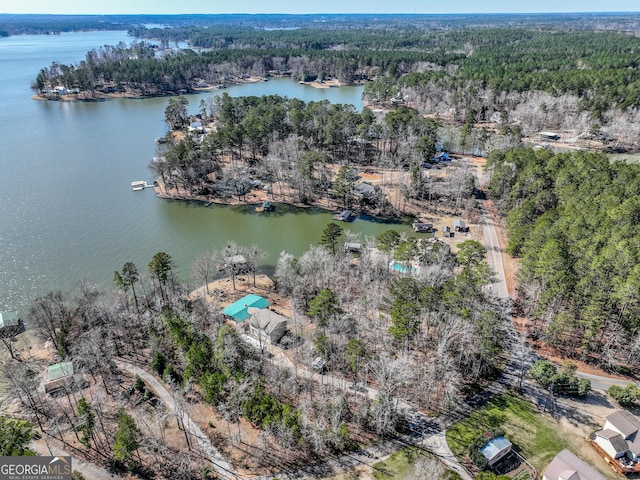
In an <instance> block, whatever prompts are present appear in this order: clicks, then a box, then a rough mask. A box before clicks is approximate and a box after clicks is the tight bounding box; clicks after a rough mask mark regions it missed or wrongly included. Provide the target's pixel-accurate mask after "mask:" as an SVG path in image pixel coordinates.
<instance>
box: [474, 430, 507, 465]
mask: <svg viewBox="0 0 640 480" xmlns="http://www.w3.org/2000/svg"><path fill="white" fill-rule="evenodd" d="M512 446H513V445H512V444H511V442H510V441H509V440H507V439H506V438H505V437H503V436H500V437H494V438H492V439H491V440H489V441H488V442H487V443H485V444H484V446H483V447H482V448H480V453H482V455H483V456H484V458H486V459H487V463H488V464H489V467H493V466H494V465H495V464H496V463H498V462H499V461H500V460H501V459H503V458H504V457H506V456H507V455H508V454H509V453H510V452H511V448H512Z"/></svg>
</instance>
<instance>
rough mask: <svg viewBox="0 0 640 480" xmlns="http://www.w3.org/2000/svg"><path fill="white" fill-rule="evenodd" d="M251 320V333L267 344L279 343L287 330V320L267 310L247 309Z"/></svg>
mask: <svg viewBox="0 0 640 480" xmlns="http://www.w3.org/2000/svg"><path fill="white" fill-rule="evenodd" d="M247 311H248V312H249V315H250V316H251V318H250V319H249V322H248V323H249V332H250V333H251V335H253V336H255V337H257V338H258V339H259V340H261V341H264V342H267V343H272V344H273V343H277V342H278V341H279V340H280V339H281V338H282V337H283V336H284V333H285V331H286V330H287V318H286V317H283V316H282V315H279V314H277V313H276V312H273V311H271V310H269V309H267V308H253V307H249V308H248V309H247Z"/></svg>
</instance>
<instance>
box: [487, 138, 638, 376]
mask: <svg viewBox="0 0 640 480" xmlns="http://www.w3.org/2000/svg"><path fill="white" fill-rule="evenodd" d="M487 169H488V172H489V173H490V175H491V183H490V194H491V196H493V197H494V198H495V199H497V200H498V204H499V205H500V206H501V208H502V209H503V210H504V212H505V213H506V214H507V227H508V236H509V247H508V249H509V252H510V253H511V254H513V255H515V256H518V257H521V258H522V263H521V269H520V272H519V282H520V285H519V301H520V305H521V307H522V308H523V309H524V312H525V313H526V314H529V315H531V316H532V318H533V319H534V323H533V333H534V335H536V336H539V337H541V338H542V339H544V340H545V341H547V342H548V343H549V344H550V345H552V346H554V347H556V348H558V349H562V351H563V353H564V354H570V355H575V356H580V357H583V358H591V359H595V360H596V361H597V362H599V363H602V364H603V365H605V366H607V367H624V366H626V365H633V364H635V363H637V362H638V361H639V360H640V303H638V298H640V265H639V264H638V262H639V259H640V258H639V257H640V198H639V197H638V192H639V191H640V175H639V174H640V166H639V165H637V164H634V165H628V164H626V163H622V162H614V163H611V162H609V160H608V159H607V157H606V156H604V155H601V154H593V153H585V152H575V153H571V154H558V155H554V154H553V153H551V152H550V151H547V150H539V151H533V150H530V149H518V150H510V151H507V152H506V153H502V152H494V153H492V154H491V155H490V156H489V158H488V161H487Z"/></svg>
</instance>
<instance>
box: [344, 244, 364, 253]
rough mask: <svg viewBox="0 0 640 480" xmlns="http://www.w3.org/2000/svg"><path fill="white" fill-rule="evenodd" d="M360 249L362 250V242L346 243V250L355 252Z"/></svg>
mask: <svg viewBox="0 0 640 480" xmlns="http://www.w3.org/2000/svg"><path fill="white" fill-rule="evenodd" d="M360 250H362V244H361V243H356V242H346V243H345V244H344V251H345V252H354V253H357V252H359V251H360Z"/></svg>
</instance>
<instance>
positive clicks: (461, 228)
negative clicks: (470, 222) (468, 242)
mask: <svg viewBox="0 0 640 480" xmlns="http://www.w3.org/2000/svg"><path fill="white" fill-rule="evenodd" d="M453 229H454V230H455V231H456V232H468V231H469V227H467V224H466V223H464V221H463V220H454V221H453Z"/></svg>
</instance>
